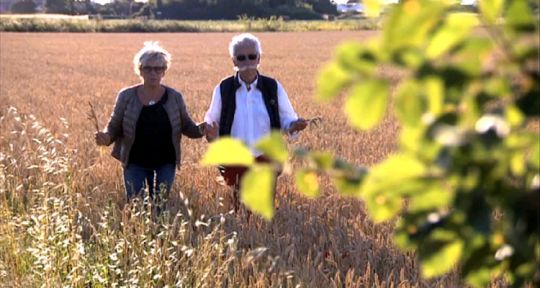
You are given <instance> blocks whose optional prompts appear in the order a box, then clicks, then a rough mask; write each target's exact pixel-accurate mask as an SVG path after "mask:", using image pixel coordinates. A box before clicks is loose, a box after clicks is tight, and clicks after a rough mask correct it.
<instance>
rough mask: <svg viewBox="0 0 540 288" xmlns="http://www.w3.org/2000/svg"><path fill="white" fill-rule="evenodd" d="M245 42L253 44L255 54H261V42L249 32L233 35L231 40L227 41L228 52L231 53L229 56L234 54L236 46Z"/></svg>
mask: <svg viewBox="0 0 540 288" xmlns="http://www.w3.org/2000/svg"><path fill="white" fill-rule="evenodd" d="M245 44H251V45H254V46H255V49H256V50H257V54H259V55H261V54H262V49H261V42H260V41H259V39H258V38H257V37H255V35H253V34H251V33H242V34H239V35H236V36H234V37H233V38H232V40H231V43H229V54H230V55H231V57H234V56H235V55H234V53H235V52H236V47H238V46H240V45H245Z"/></svg>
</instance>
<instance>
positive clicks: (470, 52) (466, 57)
mask: <svg viewBox="0 0 540 288" xmlns="http://www.w3.org/2000/svg"><path fill="white" fill-rule="evenodd" d="M493 46H494V43H493V41H492V40H490V39H488V38H473V37H470V38H467V39H466V40H465V41H464V43H463V45H462V48H461V49H459V51H457V54H458V56H457V58H458V59H459V60H460V61H456V63H455V64H456V66H457V67H459V68H460V69H461V70H462V71H464V72H466V73H467V74H469V75H470V76H475V77H476V76H480V75H481V73H482V72H483V68H484V66H485V65H484V64H485V63H488V62H489V61H492V60H490V57H491V56H492V52H493Z"/></svg>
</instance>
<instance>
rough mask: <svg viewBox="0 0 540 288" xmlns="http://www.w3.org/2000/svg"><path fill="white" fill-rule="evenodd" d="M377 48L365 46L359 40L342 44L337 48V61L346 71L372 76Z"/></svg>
mask: <svg viewBox="0 0 540 288" xmlns="http://www.w3.org/2000/svg"><path fill="white" fill-rule="evenodd" d="M375 53H376V50H374V49H370V48H369V47H364V46H363V45H362V44H360V43H359V42H357V41H350V42H345V43H343V44H341V45H340V46H339V47H338V48H337V53H336V57H335V60H336V63H337V64H338V65H339V66H340V67H341V68H342V69H343V70H345V71H347V72H349V73H353V74H359V75H362V76H364V77H365V76H371V75H372V74H373V72H374V71H375V68H376V67H377V66H376V65H375V61H376V57H377V55H375Z"/></svg>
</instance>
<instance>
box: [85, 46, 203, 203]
mask: <svg viewBox="0 0 540 288" xmlns="http://www.w3.org/2000/svg"><path fill="white" fill-rule="evenodd" d="M133 62H134V68H135V73H136V74H137V75H138V76H140V78H141V80H142V83H140V84H136V85H134V86H131V87H127V88H124V89H122V90H121V91H120V92H119V93H118V96H117V98H116V103H115V106H114V110H113V112H112V115H111V118H110V120H109V123H108V124H107V127H106V129H105V130H104V131H103V132H97V133H96V135H95V139H96V143H97V145H103V146H105V145H110V144H112V143H114V148H113V150H112V156H113V157H114V158H116V159H118V160H120V161H121V162H122V165H123V168H124V184H125V189H126V194H127V198H128V200H130V199H132V198H133V197H137V196H141V195H142V194H143V193H142V191H144V188H145V184H146V185H148V191H149V196H150V197H151V198H152V199H153V200H154V201H158V200H159V195H160V193H166V194H165V195H167V194H168V192H169V191H170V189H171V186H172V184H173V181H174V177H175V170H176V166H177V165H179V164H180V155H181V152H180V151H181V149H180V141H181V138H182V134H184V135H186V136H188V137H190V138H200V137H202V136H203V135H204V130H205V125H204V123H203V124H201V125H199V126H197V125H196V124H195V123H194V122H193V120H192V119H191V117H190V116H189V114H188V112H187V108H186V104H185V102H184V99H183V98H182V95H181V94H180V93H179V92H177V91H176V90H174V89H172V88H170V87H167V86H165V85H163V84H161V80H163V77H164V76H165V73H166V72H167V69H168V68H170V66H171V55H170V54H169V53H168V52H167V51H165V49H163V48H162V47H160V46H159V44H158V43H157V42H145V43H144V47H143V48H142V49H141V50H140V51H139V52H138V53H137V54H136V55H135V57H134V59H133Z"/></svg>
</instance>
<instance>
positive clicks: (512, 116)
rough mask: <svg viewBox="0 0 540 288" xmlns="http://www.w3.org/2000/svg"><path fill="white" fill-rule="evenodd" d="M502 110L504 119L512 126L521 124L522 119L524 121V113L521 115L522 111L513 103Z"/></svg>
mask: <svg viewBox="0 0 540 288" xmlns="http://www.w3.org/2000/svg"><path fill="white" fill-rule="evenodd" d="M504 112H505V113H504V116H505V118H506V121H507V122H508V123H509V124H510V125H511V126H512V127H518V126H521V124H523V121H525V115H523V113H521V111H520V110H519V109H518V108H517V107H516V106H515V105H509V106H508V107H507V108H506V110H505V111H504Z"/></svg>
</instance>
